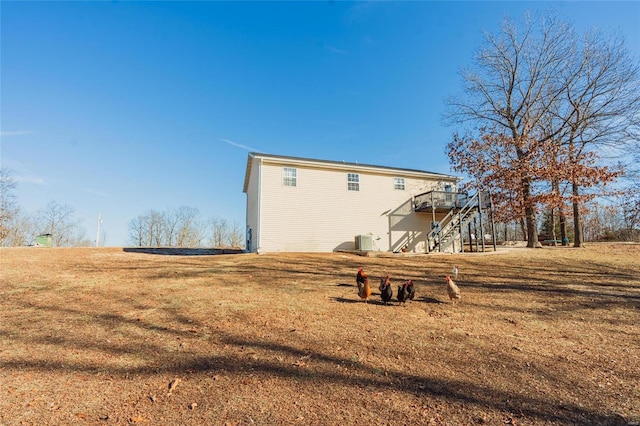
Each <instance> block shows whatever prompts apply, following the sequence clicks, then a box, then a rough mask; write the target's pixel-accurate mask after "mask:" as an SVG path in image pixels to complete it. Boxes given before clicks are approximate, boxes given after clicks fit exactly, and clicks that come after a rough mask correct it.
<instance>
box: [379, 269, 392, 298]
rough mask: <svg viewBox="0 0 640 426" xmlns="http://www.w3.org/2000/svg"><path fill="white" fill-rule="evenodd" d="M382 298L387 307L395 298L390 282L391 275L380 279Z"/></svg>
mask: <svg viewBox="0 0 640 426" xmlns="http://www.w3.org/2000/svg"><path fill="white" fill-rule="evenodd" d="M379 289H380V297H381V298H382V301H383V302H384V304H385V305H386V304H387V303H389V302H390V301H391V298H392V297H393V290H392V289H391V281H389V275H387V277H386V278H380V287H379Z"/></svg>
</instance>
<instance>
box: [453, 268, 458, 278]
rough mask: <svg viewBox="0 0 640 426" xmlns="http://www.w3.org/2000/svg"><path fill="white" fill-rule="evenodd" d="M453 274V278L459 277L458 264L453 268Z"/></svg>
mask: <svg viewBox="0 0 640 426" xmlns="http://www.w3.org/2000/svg"><path fill="white" fill-rule="evenodd" d="M451 275H453V278H456V279H457V278H458V267H457V266H456V265H454V266H453V269H452V270H451Z"/></svg>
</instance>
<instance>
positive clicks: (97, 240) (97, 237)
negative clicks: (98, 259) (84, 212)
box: [96, 213, 102, 247]
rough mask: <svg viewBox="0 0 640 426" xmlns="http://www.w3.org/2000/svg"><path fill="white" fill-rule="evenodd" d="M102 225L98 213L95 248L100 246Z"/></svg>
mask: <svg viewBox="0 0 640 426" xmlns="http://www.w3.org/2000/svg"><path fill="white" fill-rule="evenodd" d="M101 223H102V219H101V218H100V213H98V231H97V232H96V247H99V246H100V224H101Z"/></svg>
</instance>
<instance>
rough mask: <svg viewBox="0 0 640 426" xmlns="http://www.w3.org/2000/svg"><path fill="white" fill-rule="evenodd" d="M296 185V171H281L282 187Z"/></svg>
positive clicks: (294, 169)
mask: <svg viewBox="0 0 640 426" xmlns="http://www.w3.org/2000/svg"><path fill="white" fill-rule="evenodd" d="M297 184H298V169H296V168H293V167H284V168H283V169H282V185H284V186H297Z"/></svg>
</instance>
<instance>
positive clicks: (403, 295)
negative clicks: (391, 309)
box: [396, 282, 409, 304]
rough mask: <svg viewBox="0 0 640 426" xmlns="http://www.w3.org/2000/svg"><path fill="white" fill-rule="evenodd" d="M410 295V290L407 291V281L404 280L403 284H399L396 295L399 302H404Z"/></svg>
mask: <svg viewBox="0 0 640 426" xmlns="http://www.w3.org/2000/svg"><path fill="white" fill-rule="evenodd" d="M408 296H409V292H408V291H407V283H406V282H404V283H402V285H399V286H398V295H397V296H396V297H397V299H398V302H400V303H402V304H404V303H406V301H407V297H408Z"/></svg>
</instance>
